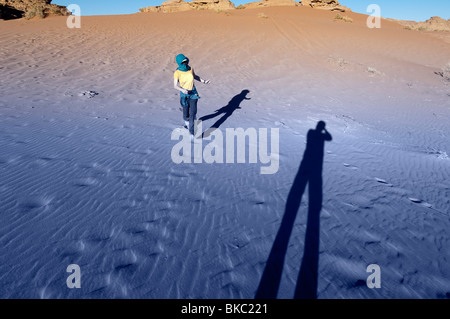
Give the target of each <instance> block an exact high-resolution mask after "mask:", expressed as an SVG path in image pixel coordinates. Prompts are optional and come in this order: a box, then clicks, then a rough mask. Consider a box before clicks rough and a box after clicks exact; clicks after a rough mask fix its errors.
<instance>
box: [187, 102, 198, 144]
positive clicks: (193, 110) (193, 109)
mask: <svg viewBox="0 0 450 319" xmlns="http://www.w3.org/2000/svg"><path fill="white" fill-rule="evenodd" d="M197 101H198V100H197V99H189V133H191V134H192V135H195V133H197V128H196V127H195V119H196V118H197Z"/></svg>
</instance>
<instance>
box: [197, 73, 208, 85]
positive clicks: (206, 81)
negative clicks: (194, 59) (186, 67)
mask: <svg viewBox="0 0 450 319" xmlns="http://www.w3.org/2000/svg"><path fill="white" fill-rule="evenodd" d="M193 73H194V80H197V81H199V82H202V83H204V84H208V83H209V80H203V79H202V78H201V77H199V76H198V75H197V74H195V72H193Z"/></svg>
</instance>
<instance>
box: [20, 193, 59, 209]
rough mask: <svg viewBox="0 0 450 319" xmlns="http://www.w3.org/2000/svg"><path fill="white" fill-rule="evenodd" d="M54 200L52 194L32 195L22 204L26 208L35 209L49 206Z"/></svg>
mask: <svg viewBox="0 0 450 319" xmlns="http://www.w3.org/2000/svg"><path fill="white" fill-rule="evenodd" d="M52 200H53V197H51V196H45V195H44V196H30V197H29V198H27V199H26V200H24V201H23V202H22V204H21V206H22V207H23V208H25V209H26V210H33V209H36V208H42V207H47V206H49V205H50V203H51V202H52Z"/></svg>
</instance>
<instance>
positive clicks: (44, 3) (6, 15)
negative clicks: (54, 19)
mask: <svg viewBox="0 0 450 319" xmlns="http://www.w3.org/2000/svg"><path fill="white" fill-rule="evenodd" d="M51 2H52V0H0V19H4V20H10V19H19V18H22V17H27V18H32V17H34V16H41V17H46V16H49V15H69V14H70V12H69V11H67V9H66V7H65V6H59V5H56V4H52V3H51Z"/></svg>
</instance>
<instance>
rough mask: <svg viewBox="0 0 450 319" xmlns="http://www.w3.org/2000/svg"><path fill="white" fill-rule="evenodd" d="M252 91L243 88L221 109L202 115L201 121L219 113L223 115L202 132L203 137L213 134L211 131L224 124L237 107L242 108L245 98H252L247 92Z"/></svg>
mask: <svg viewBox="0 0 450 319" xmlns="http://www.w3.org/2000/svg"><path fill="white" fill-rule="evenodd" d="M248 93H250V91H249V90H242V92H241V93H239V94H237V95H235V96H234V97H233V98H232V99H231V100H230V101H229V102H228V104H227V105H226V106H224V107H221V108H220V109H218V110H216V111H214V113H212V114H208V115H205V116H202V117H201V118H200V119H199V120H200V121H206V120H209V119H212V118H215V117H217V116H219V115H222V114H223V115H222V117H221V118H220V119H218V120H217V121H216V122H215V123H214V124H213V125H211V127H210V128H208V129H207V130H206V131H205V132H203V134H202V138H204V137H208V136H209V135H211V133H212V132H213V131H214V130H216V129H218V128H219V127H220V125H222V124H223V123H224V122H225V121H226V120H227V119H228V118H229V117H230V116H231V115H232V114H233V112H234V111H236V110H237V109H240V108H241V107H240V105H241V103H242V101H244V100H250V98H248V97H247V94H248Z"/></svg>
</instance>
